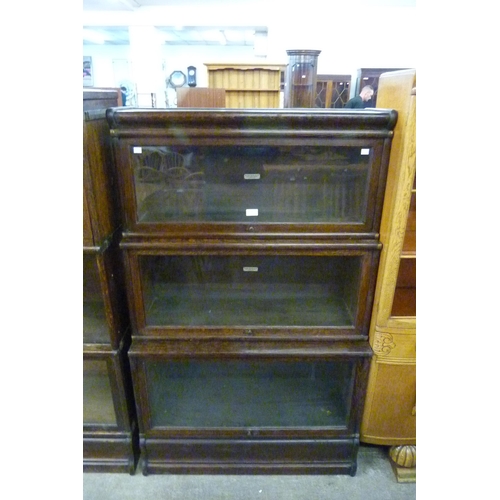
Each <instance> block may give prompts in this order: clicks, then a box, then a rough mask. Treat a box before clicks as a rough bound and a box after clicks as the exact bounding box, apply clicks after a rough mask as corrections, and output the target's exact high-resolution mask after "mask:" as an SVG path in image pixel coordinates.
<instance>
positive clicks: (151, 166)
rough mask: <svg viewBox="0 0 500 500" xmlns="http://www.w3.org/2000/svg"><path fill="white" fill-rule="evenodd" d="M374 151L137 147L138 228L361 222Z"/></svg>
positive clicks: (339, 148) (135, 180) (289, 147)
mask: <svg viewBox="0 0 500 500" xmlns="http://www.w3.org/2000/svg"><path fill="white" fill-rule="evenodd" d="M371 161H372V149H371V148H369V147H366V148H363V147H359V146H356V147H352V146H351V147H347V146H344V147H331V146H314V147H313V146H295V147H294V146H276V147H274V146H273V147H271V146H259V147H257V146H197V147H194V146H193V147H189V148H181V147H134V148H132V164H133V170H134V188H135V197H136V206H137V213H136V217H137V221H138V222H155V223H161V222H290V223H309V222H312V223H362V222H364V219H365V212H366V204H367V195H368V189H369V172H370V168H371Z"/></svg>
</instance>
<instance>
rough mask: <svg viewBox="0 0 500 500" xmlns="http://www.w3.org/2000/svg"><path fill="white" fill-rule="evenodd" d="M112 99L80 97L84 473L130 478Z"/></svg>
mask: <svg viewBox="0 0 500 500" xmlns="http://www.w3.org/2000/svg"><path fill="white" fill-rule="evenodd" d="M117 92H118V91H117V90H116V89H115V90H112V89H88V90H84V91H83V265H82V268H83V467H84V470H86V471H106V472H133V471H134V469H135V465H136V463H137V459H138V452H139V450H138V435H137V418H136V416H135V403H134V397H133V392H132V382H131V376H130V367H129V361H128V357H127V353H126V351H127V349H128V347H129V344H130V320H129V317H128V309H127V301H126V294H125V283H124V272H123V266H122V264H121V263H122V259H121V253H120V250H119V247H118V242H119V238H120V210H119V209H118V208H117V202H118V198H117V197H116V190H115V182H114V176H113V165H112V159H111V144H110V137H109V127H108V124H107V122H106V116H105V113H106V108H108V107H110V106H117V105H118V104H119V101H118V96H117Z"/></svg>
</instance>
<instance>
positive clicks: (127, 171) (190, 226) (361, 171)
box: [108, 109, 396, 238]
mask: <svg viewBox="0 0 500 500" xmlns="http://www.w3.org/2000/svg"><path fill="white" fill-rule="evenodd" d="M154 111H156V112H154ZM312 116H314V119H313V118H311V117H312ZM108 120H109V123H110V126H111V128H112V134H113V140H114V145H115V155H116V158H117V161H118V164H119V165H120V168H119V172H118V174H119V176H120V178H119V182H120V184H121V185H120V191H121V193H122V203H123V205H124V225H125V229H126V233H127V235H128V234H129V233H134V234H135V233H138V234H153V233H154V234H166V233H168V234H169V235H173V234H174V233H175V234H179V235H181V236H182V235H184V234H187V233H190V234H194V233H197V234H199V235H202V234H207V233H210V234H213V233H215V232H218V233H221V234H224V235H226V236H228V235H234V236H236V237H238V238H240V236H241V234H242V233H244V234H247V235H250V234H257V233H266V234H267V233H269V234H277V233H279V234H285V233H286V234H294V233H309V232H313V233H322V234H326V235H331V234H332V233H339V234H347V233H348V234H349V235H351V236H352V238H360V237H361V238H363V237H369V238H373V237H374V236H375V235H376V234H377V233H378V227H379V224H380V214H381V210H382V202H383V196H384V188H385V175H386V169H387V160H388V153H389V148H390V141H391V134H392V132H391V130H392V128H393V127H394V123H395V121H396V114H395V113H394V112H393V111H390V110H387V111H382V110H369V111H365V112H364V113H363V115H359V112H348V111H347V110H336V111H335V112H334V111H333V110H332V111H329V110H315V112H314V114H312V113H311V111H310V110H308V111H305V110H299V109H287V110H244V111H243V110H242V111H236V110H213V111H210V110H201V109H197V110H194V109H193V110H183V109H172V110H168V111H165V110H153V112H149V113H147V114H144V113H143V112H142V111H141V110H130V109H110V110H108Z"/></svg>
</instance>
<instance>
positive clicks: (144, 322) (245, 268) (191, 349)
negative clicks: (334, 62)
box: [107, 108, 397, 474]
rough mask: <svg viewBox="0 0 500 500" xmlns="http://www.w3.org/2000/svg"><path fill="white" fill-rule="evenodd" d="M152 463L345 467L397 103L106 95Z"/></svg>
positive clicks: (357, 415) (144, 434)
mask: <svg viewBox="0 0 500 500" xmlns="http://www.w3.org/2000/svg"><path fill="white" fill-rule="evenodd" d="M107 118H108V122H109V125H110V129H111V136H112V140H113V148H114V153H115V155H114V156H115V161H116V165H115V166H116V174H117V176H118V185H119V187H120V194H121V200H122V203H121V205H122V206H123V210H124V213H123V216H124V230H123V237H122V241H121V243H120V248H121V249H122V251H123V255H124V260H125V266H126V276H127V280H126V281H127V296H128V303H129V309H130V315H131V316H130V317H131V325H132V334H133V338H132V346H131V349H130V351H129V356H130V359H131V364H132V377H133V383H134V389H135V394H136V398H137V411H138V417H139V428H140V442H141V457H142V460H143V465H142V469H143V471H144V473H145V474H148V473H162V472H177V473H205V472H207V473H226V474H228V473H294V474H296V473H311V474H318V473H339V474H355V472H356V456H357V450H358V444H359V425H360V419H361V414H362V409H363V402H364V395H365V390H366V380H367V375H368V368H369V360H370V356H371V352H372V351H371V349H370V346H369V343H368V327H369V322H370V316H371V309H372V305H373V293H374V287H375V280H376V271H377V268H378V261H379V254H380V247H381V245H380V242H379V239H378V232H379V224H380V215H381V210H382V203H383V196H384V192H385V179H386V172H387V162H388V159H389V154H390V146H391V140H392V131H393V128H394V125H395V123H396V120H397V114H396V113H395V112H394V111H393V110H390V109H388V110H366V111H362V112H357V113H354V112H351V111H347V110H331V111H330V110H308V112H305V111H304V110H295V109H294V110H285V109H281V110H217V109H214V110H211V111H209V110H201V109H192V110H178V109H177V110H175V109H171V110H170V109H169V110H126V109H118V108H117V109H110V110H108V112H107Z"/></svg>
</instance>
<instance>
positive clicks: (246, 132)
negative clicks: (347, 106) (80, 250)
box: [107, 108, 397, 238]
mask: <svg viewBox="0 0 500 500" xmlns="http://www.w3.org/2000/svg"><path fill="white" fill-rule="evenodd" d="M360 118H361V119H360ZM107 119H108V122H109V124H110V127H111V135H112V138H113V139H112V141H113V147H114V152H115V157H116V161H117V164H118V165H119V168H118V169H117V172H116V173H117V176H118V183H119V188H120V193H121V200H122V201H121V203H122V205H123V207H124V227H125V234H124V237H125V238H127V237H128V236H129V235H135V234H143V235H150V236H152V235H156V236H158V235H162V234H165V233H168V234H169V235H170V236H173V237H175V236H177V235H178V236H180V237H181V238H184V237H185V235H187V234H197V235H199V236H204V235H215V234H216V233H219V235H224V237H228V236H231V235H234V236H235V237H237V238H246V237H248V235H249V234H250V235H253V234H257V233H259V234H266V235H267V234H269V235H270V236H273V237H276V236H277V235H282V234H301V233H302V234H303V233H318V234H325V235H331V234H337V235H339V236H343V237H345V236H346V235H347V234H349V235H352V237H353V238H359V237H368V238H374V237H376V233H377V232H378V227H379V226H380V218H381V211H382V202H383V197H384V190H385V177H386V175H387V164H388V159H389V151H390V144H391V139H392V128H393V127H394V125H395V123H396V119H397V114H396V113H395V112H394V111H392V110H370V111H365V112H364V113H363V116H362V117H361V115H360V114H359V112H357V113H356V112H352V111H350V110H338V109H337V110H319V109H315V110H314V118H313V119H312V118H311V110H309V111H308V112H306V111H305V110H303V109H286V110H285V109H279V110H239V111H235V110H202V109H197V110H190V111H186V109H172V110H168V111H165V110H151V111H149V112H148V113H146V114H145V113H141V110H130V109H123V108H122V109H109V110H108V111H107ZM186 141H192V143H193V144H197V145H213V144H214V142H216V144H218V145H234V144H239V145H283V146H286V145H296V144H297V143H300V144H302V145H313V146H319V145H324V146H360V147H371V148H373V154H372V158H373V163H372V167H371V178H370V180H369V182H370V190H369V193H368V201H367V208H366V215H365V217H366V218H365V222H364V223H359V224H354V223H353V224H335V223H331V224H319V223H308V224H278V223H259V222H248V223H247V222H245V223H208V222H203V223H197V224H196V223H165V224H153V223H138V222H137V221H136V210H137V209H136V202H135V190H134V181H133V174H132V164H131V158H130V156H131V155H130V149H131V148H132V147H133V146H138V145H140V146H157V145H158V144H159V143H161V144H165V143H167V144H170V145H176V144H177V145H179V144H183V143H184V144H185V143H186Z"/></svg>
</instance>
